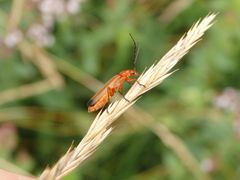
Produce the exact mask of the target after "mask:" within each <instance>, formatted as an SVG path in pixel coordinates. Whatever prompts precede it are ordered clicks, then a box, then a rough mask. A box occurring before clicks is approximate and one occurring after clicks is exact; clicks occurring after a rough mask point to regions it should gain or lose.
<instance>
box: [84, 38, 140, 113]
mask: <svg viewBox="0 0 240 180" xmlns="http://www.w3.org/2000/svg"><path fill="white" fill-rule="evenodd" d="M129 35H130V37H131V39H132V40H133V43H134V61H133V66H134V69H128V70H123V71H121V72H120V73H118V74H117V75H115V76H114V77H112V79H110V80H109V81H108V82H107V83H106V84H105V85H104V87H103V88H102V89H100V90H99V91H98V92H97V93H96V94H95V95H94V96H93V97H92V98H91V99H90V100H89V101H88V103H87V106H88V112H94V111H97V110H99V109H101V108H103V107H104V106H105V105H106V104H107V103H108V102H109V100H110V98H111V97H112V96H114V94H115V93H116V92H119V93H120V94H121V95H123V83H124V82H127V83H129V84H130V83H133V82H135V81H136V78H133V77H132V76H138V75H139V74H138V73H137V71H136V61H137V56H138V51H139V48H137V45H136V42H135V40H134V39H133V37H132V35H131V34H129ZM123 97H124V96H123ZM124 99H125V100H126V101H128V102H129V100H127V99H126V98H125V97H124Z"/></svg>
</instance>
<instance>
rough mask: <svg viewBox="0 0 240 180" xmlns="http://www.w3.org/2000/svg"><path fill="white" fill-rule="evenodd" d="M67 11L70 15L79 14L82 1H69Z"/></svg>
mask: <svg viewBox="0 0 240 180" xmlns="http://www.w3.org/2000/svg"><path fill="white" fill-rule="evenodd" d="M66 10H67V12H69V13H70V14H77V13H78V12H79V10H80V0H68V1H67V3H66Z"/></svg>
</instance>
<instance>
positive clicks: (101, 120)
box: [40, 14, 216, 180]
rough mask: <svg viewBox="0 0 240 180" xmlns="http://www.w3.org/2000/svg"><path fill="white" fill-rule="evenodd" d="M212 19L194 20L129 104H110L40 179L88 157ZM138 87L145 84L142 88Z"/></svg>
mask: <svg viewBox="0 0 240 180" xmlns="http://www.w3.org/2000/svg"><path fill="white" fill-rule="evenodd" d="M215 16H216V14H209V15H207V16H206V17H205V18H204V19H203V20H199V21H197V23H195V24H194V25H193V26H192V28H191V29H190V30H189V31H188V32H187V33H186V34H185V35H184V36H183V37H182V38H181V39H180V40H179V41H178V42H177V44H176V45H175V46H173V48H171V49H170V50H169V51H168V52H167V53H166V54H165V55H164V56H163V57H162V58H161V60H160V61H159V62H158V63H157V64H156V65H155V64H153V65H152V66H151V67H150V68H148V69H147V70H146V72H144V73H142V74H141V75H140V77H139V78H138V82H139V83H137V82H136V83H134V84H133V86H132V87H131V88H130V90H129V91H128V93H127V94H126V95H125V97H126V98H127V99H128V100H130V101H131V103H129V102H127V101H126V100H125V99H124V98H122V99H120V100H118V101H115V102H113V103H111V104H110V105H109V107H108V112H109V113H108V112H107V110H105V111H100V112H99V113H98V115H97V117H96V118H95V120H94V121H93V123H92V125H91V127H90V128H89V131H88V132H87V134H86V135H85V137H84V138H83V139H82V141H81V142H80V143H79V144H78V145H77V147H75V148H70V149H69V151H68V152H67V153H66V154H65V155H64V156H62V158H61V159H60V160H59V161H58V162H57V163H56V164H55V165H54V166H53V168H51V169H50V168H48V169H46V170H45V171H44V172H43V173H42V175H41V176H40V179H44V180H45V179H61V178H62V177H63V176H65V175H66V174H68V173H69V172H71V171H72V170H73V169H75V168H76V167H78V166H79V165H80V164H82V163H83V162H84V161H85V160H86V159H87V158H88V157H89V156H91V155H92V154H93V153H94V152H95V151H96V149H97V147H98V146H99V145H100V144H101V143H102V141H103V140H104V139H105V138H106V137H107V136H108V135H109V134H110V133H111V131H112V130H113V128H114V127H113V126H112V124H113V122H114V121H115V120H116V119H117V118H118V117H119V116H120V115H121V114H122V113H123V112H124V111H126V110H127V109H128V108H129V107H130V106H132V105H133V104H134V103H135V102H136V101H137V100H138V98H139V97H140V95H142V94H143V93H145V92H147V91H149V90H151V89H152V88H154V87H155V86H157V85H159V84H160V83H161V82H162V81H163V80H164V79H166V78H167V77H168V76H170V75H171V74H172V73H173V72H174V71H173V72H170V70H171V69H172V68H173V67H174V66H175V65H176V64H177V63H178V62H179V61H180V59H181V58H182V57H183V56H184V55H185V54H187V53H188V52H189V50H190V48H191V47H192V46H194V45H195V44H196V43H197V42H198V41H199V40H200V38H201V37H202V36H203V34H204V33H205V31H206V30H207V29H208V28H210V27H211V26H212V24H213V20H214V18H215ZM140 84H144V86H142V85H140Z"/></svg>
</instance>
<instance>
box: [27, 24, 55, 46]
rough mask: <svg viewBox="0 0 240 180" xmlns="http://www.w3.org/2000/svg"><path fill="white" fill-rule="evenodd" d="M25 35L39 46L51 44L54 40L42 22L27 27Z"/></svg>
mask: <svg viewBox="0 0 240 180" xmlns="http://www.w3.org/2000/svg"><path fill="white" fill-rule="evenodd" d="M27 35H28V37H29V38H30V39H32V40H34V41H36V43H38V44H39V45H41V46H51V45H52V44H53V43H54V41H55V39H54V37H53V36H52V35H51V34H50V33H49V30H48V29H47V28H46V27H45V26H43V25H42V24H33V25H32V26H31V27H30V28H29V30H28V32H27Z"/></svg>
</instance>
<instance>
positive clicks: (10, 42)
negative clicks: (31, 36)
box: [4, 30, 23, 48]
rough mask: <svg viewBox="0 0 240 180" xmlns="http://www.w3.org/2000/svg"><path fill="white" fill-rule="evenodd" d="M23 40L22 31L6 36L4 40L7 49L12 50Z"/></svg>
mask: <svg viewBox="0 0 240 180" xmlns="http://www.w3.org/2000/svg"><path fill="white" fill-rule="evenodd" d="M22 38H23V34H22V32H21V31H20V30H15V31H12V32H10V33H9V34H7V35H6V37H5V38H4V44H5V45H6V46H7V47H9V48H12V47H14V46H16V45H17V44H18V43H19V42H20V41H21V40H22Z"/></svg>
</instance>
